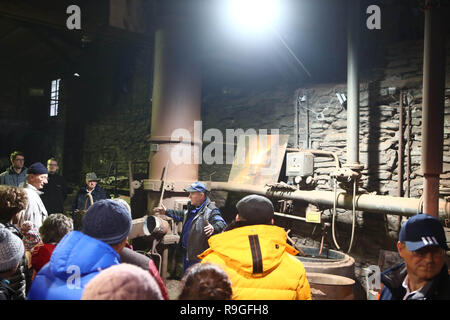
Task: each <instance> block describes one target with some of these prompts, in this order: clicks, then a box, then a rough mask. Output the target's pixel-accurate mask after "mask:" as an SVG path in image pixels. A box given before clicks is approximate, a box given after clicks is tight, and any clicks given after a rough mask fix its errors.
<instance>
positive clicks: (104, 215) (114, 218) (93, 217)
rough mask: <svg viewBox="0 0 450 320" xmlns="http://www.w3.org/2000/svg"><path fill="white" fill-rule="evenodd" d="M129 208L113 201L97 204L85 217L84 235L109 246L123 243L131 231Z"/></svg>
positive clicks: (98, 202)
mask: <svg viewBox="0 0 450 320" xmlns="http://www.w3.org/2000/svg"><path fill="white" fill-rule="evenodd" d="M131 226H132V222H131V215H130V213H129V212H128V210H127V208H126V207H125V206H124V205H123V204H121V203H120V202H118V201H114V200H111V199H106V200H100V201H97V202H95V203H94V204H93V205H92V206H90V207H89V209H88V210H87V211H86V214H85V215H84V217H83V229H82V231H83V233H84V234H87V235H88V236H91V237H92V238H95V239H98V240H101V241H103V242H106V243H108V244H117V243H120V242H122V241H123V240H124V239H125V238H126V237H127V236H128V234H129V233H130V231H131Z"/></svg>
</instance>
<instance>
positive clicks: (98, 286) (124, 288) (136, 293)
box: [81, 263, 163, 300]
mask: <svg viewBox="0 0 450 320" xmlns="http://www.w3.org/2000/svg"><path fill="white" fill-rule="evenodd" d="M81 299H82V300H163V297H162V295H161V290H160V289H159V287H158V284H157V283H156V281H155V279H153V277H152V276H151V275H150V273H149V272H148V271H144V270H142V269H141V268H139V267H137V266H134V265H132V264H128V263H122V264H117V265H114V266H112V267H109V268H107V269H105V270H103V271H101V272H100V273H99V274H98V275H96V276H95V277H94V278H93V279H92V280H91V281H89V283H88V284H87V285H86V287H85V288H84V291H83V296H82V298H81Z"/></svg>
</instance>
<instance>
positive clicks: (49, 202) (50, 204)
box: [41, 173, 67, 214]
mask: <svg viewBox="0 0 450 320" xmlns="http://www.w3.org/2000/svg"><path fill="white" fill-rule="evenodd" d="M42 192H43V194H42V195H41V198H42V202H43V203H44V205H45V208H46V209H47V212H48V214H52V213H64V200H66V198H67V185H66V180H65V179H64V177H63V176H61V175H59V174H57V173H49V174H48V183H47V184H46V185H44V188H42Z"/></svg>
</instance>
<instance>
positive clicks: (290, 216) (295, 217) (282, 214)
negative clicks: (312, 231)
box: [273, 212, 306, 221]
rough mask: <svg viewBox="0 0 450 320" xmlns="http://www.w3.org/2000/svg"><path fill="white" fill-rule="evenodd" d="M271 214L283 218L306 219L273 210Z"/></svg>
mask: <svg viewBox="0 0 450 320" xmlns="http://www.w3.org/2000/svg"><path fill="white" fill-rule="evenodd" d="M273 214H274V215H276V216H280V217H284V218H289V219H294V220H301V221H306V218H304V217H298V216H294V215H292V214H285V213H281V212H274V213H273Z"/></svg>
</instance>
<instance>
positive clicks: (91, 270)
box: [28, 231, 120, 300]
mask: <svg viewBox="0 0 450 320" xmlns="http://www.w3.org/2000/svg"><path fill="white" fill-rule="evenodd" d="M119 263H120V257H119V255H118V254H117V252H116V251H115V250H114V249H113V248H112V247H111V246H110V245H108V244H107V243H105V242H103V241H100V240H97V239H94V238H92V237H90V236H88V235H86V234H84V233H81V232H78V231H72V232H70V233H68V234H66V235H65V236H64V238H62V240H61V241H60V242H59V243H58V245H57V246H56V248H55V250H54V251H53V254H52V256H51V258H50V262H49V263H47V264H46V265H45V266H44V267H43V268H42V269H41V271H39V273H38V274H37V275H36V278H35V279H34V281H33V284H32V285H31V288H30V292H29V293H28V300H80V299H81V296H82V294H83V290H84V287H85V286H86V284H87V283H88V282H89V281H90V280H91V279H92V278H93V277H94V276H96V275H97V274H98V273H99V272H100V271H101V270H103V269H106V268H108V267H110V266H112V265H116V264H119Z"/></svg>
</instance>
